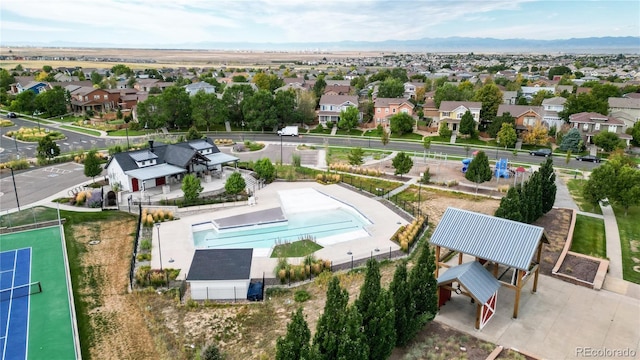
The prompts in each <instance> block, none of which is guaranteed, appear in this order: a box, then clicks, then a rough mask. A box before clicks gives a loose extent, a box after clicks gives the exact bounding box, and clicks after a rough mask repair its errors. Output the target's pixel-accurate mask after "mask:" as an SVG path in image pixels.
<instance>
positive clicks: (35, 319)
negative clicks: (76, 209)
mask: <svg viewBox="0 0 640 360" xmlns="http://www.w3.org/2000/svg"><path fill="white" fill-rule="evenodd" d="M0 249H1V251H2V252H1V253H0V264H1V265H0V274H1V277H0V288H1V289H0V290H2V297H1V302H0V304H1V306H0V318H1V319H2V321H1V324H0V328H1V329H0V330H1V333H2V334H1V335H0V339H1V340H0V345H1V346H2V359H3V360H5V359H6V360H9V359H75V358H79V357H80V355H79V354H80V349H79V347H78V340H77V339H78V338H77V328H76V321H75V316H74V314H75V312H74V310H73V303H72V295H71V288H70V286H69V284H70V280H69V272H68V267H67V257H66V250H65V248H64V243H63V238H62V235H61V227H60V226H52V227H47V228H41V229H35V230H29V231H23V232H16V233H11V234H2V235H0Z"/></svg>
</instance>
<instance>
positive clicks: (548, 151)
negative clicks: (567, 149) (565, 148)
mask: <svg viewBox="0 0 640 360" xmlns="http://www.w3.org/2000/svg"><path fill="white" fill-rule="evenodd" d="M529 155H532V156H544V157H549V156H551V149H538V150H531V151H529Z"/></svg>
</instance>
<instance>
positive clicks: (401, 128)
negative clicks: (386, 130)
mask: <svg viewBox="0 0 640 360" xmlns="http://www.w3.org/2000/svg"><path fill="white" fill-rule="evenodd" d="M389 122H390V123H389V126H390V127H391V133H392V134H394V135H398V136H402V134H408V133H411V132H413V125H414V123H415V120H414V119H413V117H412V116H411V115H409V114H407V113H400V114H395V115H393V116H392V117H391V118H389Z"/></svg>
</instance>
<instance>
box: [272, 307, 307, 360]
mask: <svg viewBox="0 0 640 360" xmlns="http://www.w3.org/2000/svg"><path fill="white" fill-rule="evenodd" d="M310 340H311V331H309V326H308V325H307V321H306V320H305V319H304V315H303V314H302V308H298V310H297V311H296V312H295V313H293V315H292V316H291V322H290V323H289V324H287V334H286V335H285V336H284V337H279V338H278V341H277V342H276V359H278V360H298V359H300V358H301V357H302V356H303V355H305V354H307V353H308V351H309V341H310Z"/></svg>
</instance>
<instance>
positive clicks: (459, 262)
mask: <svg viewBox="0 0 640 360" xmlns="http://www.w3.org/2000/svg"><path fill="white" fill-rule="evenodd" d="M458 265H462V253H461V252H459V253H458Z"/></svg>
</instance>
